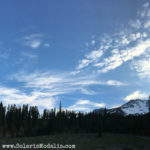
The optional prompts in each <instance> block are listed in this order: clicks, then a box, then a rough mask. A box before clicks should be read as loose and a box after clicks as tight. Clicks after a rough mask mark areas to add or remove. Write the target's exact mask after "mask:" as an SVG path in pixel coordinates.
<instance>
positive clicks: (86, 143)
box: [0, 133, 150, 150]
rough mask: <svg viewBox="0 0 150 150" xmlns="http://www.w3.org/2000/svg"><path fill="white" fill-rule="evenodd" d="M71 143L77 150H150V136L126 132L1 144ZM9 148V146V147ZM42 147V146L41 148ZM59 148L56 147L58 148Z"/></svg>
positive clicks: (14, 139) (37, 138)
mask: <svg viewBox="0 0 150 150" xmlns="http://www.w3.org/2000/svg"><path fill="white" fill-rule="evenodd" d="M17 143H19V144H23V143H24V144H40V143H43V144H48V143H50V144H54V143H55V144H63V145H65V144H71V145H74V144H75V145H76V148H75V149H76V150H150V138H149V137H142V136H133V135H125V134H113V133H104V134H103V135H102V137H99V138H98V137H97V135H96V134H60V135H50V136H37V137H23V138H2V139H0V144H1V145H2V144H17ZM7 149H8V148H7ZM41 149H42V148H41ZM43 149H44V148H43ZM56 149H57V148H55V150H56Z"/></svg>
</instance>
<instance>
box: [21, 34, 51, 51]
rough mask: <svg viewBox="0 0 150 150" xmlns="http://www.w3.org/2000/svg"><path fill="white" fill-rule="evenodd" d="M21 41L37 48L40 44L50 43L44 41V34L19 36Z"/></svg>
mask: <svg viewBox="0 0 150 150" xmlns="http://www.w3.org/2000/svg"><path fill="white" fill-rule="evenodd" d="M21 43H22V44H23V45H25V46H28V47H30V48H32V49H37V48H39V47H40V46H43V47H50V44H49V43H47V42H45V36H44V35H43V34H31V35H28V36H24V37H22V38H21Z"/></svg>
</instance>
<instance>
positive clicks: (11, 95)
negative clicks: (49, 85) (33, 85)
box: [0, 86, 57, 109]
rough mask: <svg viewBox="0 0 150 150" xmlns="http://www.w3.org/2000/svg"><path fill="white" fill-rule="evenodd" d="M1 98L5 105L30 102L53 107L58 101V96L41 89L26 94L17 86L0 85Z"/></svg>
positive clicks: (44, 106) (32, 104) (33, 104)
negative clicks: (16, 87)
mask: <svg viewBox="0 0 150 150" xmlns="http://www.w3.org/2000/svg"><path fill="white" fill-rule="evenodd" d="M0 98H1V99H2V100H3V99H4V100H3V103H4V105H9V104H17V105H22V104H29V105H30V106H35V105H36V106H39V107H43V108H49V109H50V108H53V107H54V106H55V103H56V102H57V98H56V97H55V98H54V97H51V95H50V94H49V93H44V92H40V91H36V92H35V91H33V92H31V93H30V94H26V93H24V92H22V91H20V90H18V89H15V88H8V87H4V86H1V87H0Z"/></svg>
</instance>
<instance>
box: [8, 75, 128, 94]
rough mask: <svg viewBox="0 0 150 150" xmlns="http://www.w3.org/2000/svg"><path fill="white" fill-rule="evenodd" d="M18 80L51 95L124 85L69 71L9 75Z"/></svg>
mask: <svg viewBox="0 0 150 150" xmlns="http://www.w3.org/2000/svg"><path fill="white" fill-rule="evenodd" d="M11 78H12V79H15V80H17V81H18V82H22V83H24V87H26V88H36V89H41V90H48V91H49V92H50V93H51V96H55V95H60V94H67V93H72V92H81V93H83V94H87V93H88V94H93V93H94V92H93V91H91V90H88V87H90V86H92V85H108V86H125V85H126V84H125V83H122V82H120V81H115V80H108V81H100V80H98V78H97V77H96V76H95V75H91V76H82V77H81V76H74V75H70V74H69V73H64V74H63V73H62V74H61V75H60V74H59V73H58V74H50V73H48V72H45V73H40V72H37V73H33V74H25V73H19V74H15V75H13V76H12V77H11Z"/></svg>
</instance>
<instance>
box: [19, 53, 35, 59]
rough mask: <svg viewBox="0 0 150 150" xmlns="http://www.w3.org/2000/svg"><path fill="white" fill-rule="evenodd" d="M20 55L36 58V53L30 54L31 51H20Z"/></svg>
mask: <svg viewBox="0 0 150 150" xmlns="http://www.w3.org/2000/svg"><path fill="white" fill-rule="evenodd" d="M22 55H23V56H25V57H28V58H31V59H35V58H38V56H37V55H35V54H32V53H28V52H22Z"/></svg>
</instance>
